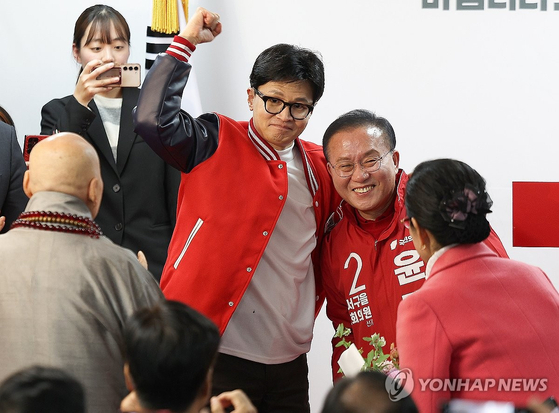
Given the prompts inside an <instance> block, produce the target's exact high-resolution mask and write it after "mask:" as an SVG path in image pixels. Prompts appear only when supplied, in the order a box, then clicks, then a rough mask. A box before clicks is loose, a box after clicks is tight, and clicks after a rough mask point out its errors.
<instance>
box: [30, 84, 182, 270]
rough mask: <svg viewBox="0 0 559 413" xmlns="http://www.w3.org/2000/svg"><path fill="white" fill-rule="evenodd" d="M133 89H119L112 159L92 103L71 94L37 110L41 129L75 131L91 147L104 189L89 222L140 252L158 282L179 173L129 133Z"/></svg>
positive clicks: (135, 96) (134, 97)
mask: <svg viewBox="0 0 559 413" xmlns="http://www.w3.org/2000/svg"><path fill="white" fill-rule="evenodd" d="M139 93H140V90H139V89H136V88H123V89H122V112H121V117H120V132H119V137H118V147H117V161H116V163H115V160H114V157H113V153H112V151H111V147H110V145H109V140H108V138H107V135H106V133H105V128H104V126H103V122H102V120H101V117H100V116H99V111H98V109H97V106H96V105H95V102H94V101H93V100H91V102H90V103H89V109H91V110H89V109H87V108H85V107H84V106H82V105H81V104H80V103H79V102H78V101H77V100H76V99H75V98H74V96H66V97H64V98H62V99H54V100H51V101H50V102H49V103H47V104H46V105H45V106H44V107H43V109H42V111H41V133H42V134H47V135H50V134H52V133H54V132H75V133H77V134H79V135H81V136H83V137H84V138H85V139H86V140H87V141H89V142H90V143H91V144H92V145H93V146H94V147H95V149H96V150H97V153H98V155H99V160H100V163H101V174H102V176H103V183H104V190H103V199H102V201H101V208H100V209H99V214H98V215H97V217H96V218H95V221H96V222H97V223H98V224H99V226H100V227H101V229H102V230H103V233H104V234H105V235H106V236H107V237H109V238H110V239H111V240H112V241H113V242H115V243H116V244H119V245H122V246H123V247H126V248H129V249H131V250H132V251H134V252H135V253H137V252H138V250H142V251H143V252H144V253H145V254H146V257H147V260H148V265H149V270H150V271H151V273H152V274H153V275H154V277H155V278H156V279H157V280H159V279H160V278H161V272H162V270H163V265H164V263H165V260H166V258H167V247H168V246H169V241H170V239H171V235H172V233H173V229H174V226H175V215H176V205H177V191H178V187H179V183H180V172H179V171H177V170H176V169H174V168H173V167H171V166H169V165H167V164H166V163H165V162H164V161H163V160H162V159H161V158H159V157H158V156H157V155H156V154H155V153H154V152H153V151H152V150H151V149H150V147H149V146H148V145H147V144H146V143H145V141H144V140H143V139H142V138H141V137H140V136H139V135H137V134H136V133H135V132H134V131H133V124H132V109H133V108H134V106H136V101H137V100H138V95H139Z"/></svg>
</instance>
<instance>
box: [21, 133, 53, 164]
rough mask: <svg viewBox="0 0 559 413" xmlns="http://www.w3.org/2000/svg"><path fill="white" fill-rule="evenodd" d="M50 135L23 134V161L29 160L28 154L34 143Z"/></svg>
mask: <svg viewBox="0 0 559 413" xmlns="http://www.w3.org/2000/svg"><path fill="white" fill-rule="evenodd" d="M49 136H50V135H25V141H24V143H23V159H25V162H29V154H30V153H31V150H32V149H33V147H34V146H35V145H37V144H38V143H39V142H40V141H42V140H43V139H45V138H48V137H49Z"/></svg>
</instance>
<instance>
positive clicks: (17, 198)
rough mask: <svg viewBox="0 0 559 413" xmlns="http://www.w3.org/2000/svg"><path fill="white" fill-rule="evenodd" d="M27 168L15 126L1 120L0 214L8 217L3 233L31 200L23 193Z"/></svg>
mask: <svg viewBox="0 0 559 413" xmlns="http://www.w3.org/2000/svg"><path fill="white" fill-rule="evenodd" d="M25 170H26V167H25V161H24V160H23V154H22V153H21V148H20V147H19V144H18V143H17V138H16V131H15V129H14V127H13V126H11V125H8V124H7V123H4V122H1V121H0V216H5V217H6V225H5V226H4V229H3V230H2V231H1V232H2V233H4V232H6V231H8V230H9V229H10V225H11V224H12V222H13V221H15V219H16V218H17V217H18V215H19V214H20V213H21V212H23V210H24V209H25V206H26V205H27V201H29V199H28V198H27V196H26V195H25V194H24V193H23V174H24V173H25Z"/></svg>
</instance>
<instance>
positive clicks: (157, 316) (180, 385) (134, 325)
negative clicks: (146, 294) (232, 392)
mask: <svg viewBox="0 0 559 413" xmlns="http://www.w3.org/2000/svg"><path fill="white" fill-rule="evenodd" d="M219 341H220V336H219V331H218V329H217V327H216V326H215V324H214V323H213V322H212V321H211V320H209V319H208V318H206V317H205V316H203V315H202V314H200V313H199V312H197V311H195V310H193V309H192V308H190V307H188V306H187V305H185V304H182V303H179V302H178V301H163V302H162V303H160V304H157V305H156V306H154V307H152V308H145V309H141V310H139V311H137V312H136V313H134V314H133V315H132V316H131V317H130V319H129V320H128V321H127V323H126V325H125V328H124V345H125V358H126V361H127V363H128V367H129V369H130V375H131V376H132V381H133V382H134V386H135V388H136V392H137V394H138V398H139V399H140V402H141V404H142V405H143V406H144V407H146V408H148V409H170V410H171V411H173V412H180V411H184V410H186V409H187V408H188V407H189V406H190V405H191V404H192V403H193V402H194V400H195V398H196V395H197V394H198V392H199V391H200V389H201V387H202V385H203V383H204V381H205V379H206V376H207V374H208V371H209V369H210V368H211V367H212V365H213V362H214V360H215V357H216V354H217V349H218V347H219Z"/></svg>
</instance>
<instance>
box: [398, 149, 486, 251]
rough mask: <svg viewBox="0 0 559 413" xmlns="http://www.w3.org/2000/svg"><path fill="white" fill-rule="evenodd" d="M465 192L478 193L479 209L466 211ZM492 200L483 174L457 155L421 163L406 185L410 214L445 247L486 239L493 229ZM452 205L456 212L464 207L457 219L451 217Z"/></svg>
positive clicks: (407, 205) (409, 215)
mask: <svg viewBox="0 0 559 413" xmlns="http://www.w3.org/2000/svg"><path fill="white" fill-rule="evenodd" d="M465 192H469V193H472V194H473V193H475V194H476V199H477V200H476V202H477V208H476V209H475V211H474V210H472V211H471V212H466V209H467V208H461V205H459V204H460V203H462V205H465V206H467V205H466V204H465V203H464V198H465V197H464V193H465ZM466 201H467V199H466ZM491 204H492V202H491V198H489V195H487V193H486V192H485V180H484V179H483V177H482V176H481V175H480V174H479V173H477V171H476V170H475V169H473V168H472V167H470V166H469V165H467V164H465V163H464V162H460V161H456V160H454V159H436V160H433V161H427V162H422V163H420V164H419V165H417V167H416V168H415V170H414V171H413V173H412V174H411V177H410V180H409V181H408V184H407V187H406V209H407V214H408V217H410V218H411V217H413V218H415V219H416V220H417V222H418V223H419V225H420V226H422V227H423V228H425V229H428V230H429V231H430V232H431V233H432V234H433V236H434V237H435V239H436V240H437V242H438V243H439V244H440V245H441V246H442V247H444V246H446V245H449V244H456V243H457V244H474V243H476V242H481V241H483V240H484V239H486V238H487V237H488V236H489V232H490V231H491V229H490V226H489V222H488V221H487V217H486V215H487V213H488V212H491V210H490V209H489V208H490V207H491ZM449 205H453V206H452V208H454V211H455V212H454V214H455V213H456V211H458V212H460V211H459V210H463V211H464V212H461V214H462V217H461V218H460V219H459V220H457V221H456V222H454V221H453V220H452V219H451V214H452V211H451V209H450V207H449ZM468 209H469V208H468Z"/></svg>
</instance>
